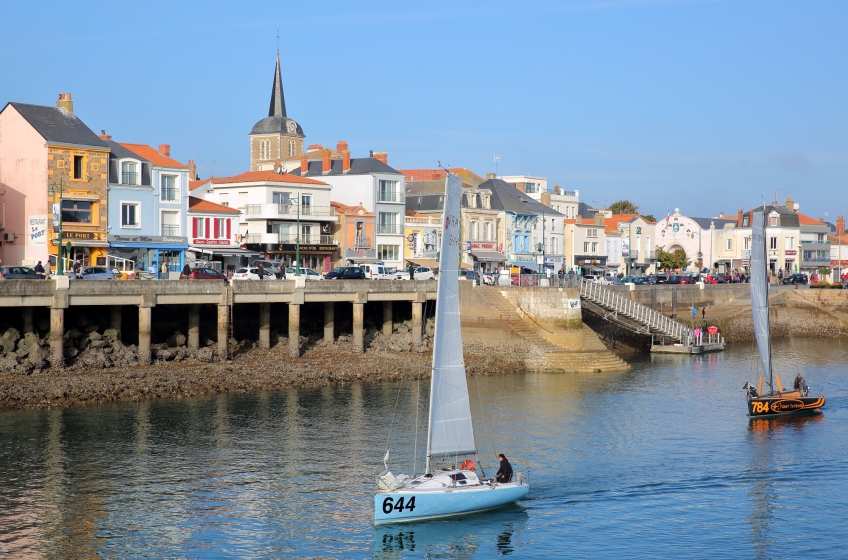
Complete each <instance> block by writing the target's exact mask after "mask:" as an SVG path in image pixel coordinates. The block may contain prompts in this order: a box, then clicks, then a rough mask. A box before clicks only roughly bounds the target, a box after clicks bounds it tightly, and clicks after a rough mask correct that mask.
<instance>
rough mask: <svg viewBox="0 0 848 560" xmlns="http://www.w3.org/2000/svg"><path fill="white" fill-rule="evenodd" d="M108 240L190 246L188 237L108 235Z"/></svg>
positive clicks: (112, 241)
mask: <svg viewBox="0 0 848 560" xmlns="http://www.w3.org/2000/svg"><path fill="white" fill-rule="evenodd" d="M86 239H88V238H86ZM106 240H107V241H109V242H110V243H151V244H153V243H155V244H161V243H172V244H174V245H186V244H188V237H174V236H171V235H107V236H106Z"/></svg>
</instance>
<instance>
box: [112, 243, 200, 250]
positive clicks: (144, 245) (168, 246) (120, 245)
mask: <svg viewBox="0 0 848 560" xmlns="http://www.w3.org/2000/svg"><path fill="white" fill-rule="evenodd" d="M109 245H110V246H111V247H118V248H122V249H164V250H165V251H182V250H184V249H188V245H187V244H186V245H177V244H171V243H114V242H112V243H110V244H109Z"/></svg>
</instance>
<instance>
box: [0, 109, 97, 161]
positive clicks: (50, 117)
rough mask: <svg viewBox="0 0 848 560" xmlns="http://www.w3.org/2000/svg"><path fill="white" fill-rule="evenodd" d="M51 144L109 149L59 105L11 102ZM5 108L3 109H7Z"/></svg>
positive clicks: (76, 117)
mask: <svg viewBox="0 0 848 560" xmlns="http://www.w3.org/2000/svg"><path fill="white" fill-rule="evenodd" d="M9 105H11V106H12V107H14V108H15V110H17V111H18V113H20V114H21V116H22V117H23V118H24V119H26V121H27V122H28V123H29V124H30V125H31V126H32V127H33V128H34V129H35V130H36V131H37V132H38V133H39V134H40V135H41V137H42V138H44V139H45V140H46V141H47V142H48V143H49V144H77V145H79V146H90V147H92V148H102V149H107V148H108V145H107V144H106V142H105V141H103V140H101V139H100V137H99V136H98V135H96V134H95V133H94V132H92V131H91V129H90V128H88V127H87V126H86V125H85V123H84V122H82V120H80V118H79V117H78V116H76V115H75V114H73V113H69V112H68V111H66V110H65V109H60V108H58V107H46V106H44V105H29V104H27V103H17V102H9V103H7V104H6V107H8V106H9ZM6 107H4V108H3V111H5V110H6Z"/></svg>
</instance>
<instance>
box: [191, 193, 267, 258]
mask: <svg viewBox="0 0 848 560" xmlns="http://www.w3.org/2000/svg"><path fill="white" fill-rule="evenodd" d="M240 214H241V213H240V212H239V210H238V209H237V208H230V207H229V206H223V205H221V204H216V203H214V202H209V201H208V200H203V199H201V198H197V197H194V196H190V197H188V227H189V232H188V235H189V237H188V240H189V258H188V259H187V260H188V264H189V265H190V266H195V265H196V264H197V262H198V261H206V262H219V263H221V265H220V268H219V267H218V266H215V267H214V268H219V270H220V271H221V272H224V273H227V272H231V271H232V269H233V268H235V267H237V266H239V265H244V264H247V261H248V259H249V258H250V257H257V256H259V253H257V252H253V251H247V250H245V249H242V248H241V234H239V215H240Z"/></svg>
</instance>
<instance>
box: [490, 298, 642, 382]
mask: <svg viewBox="0 0 848 560" xmlns="http://www.w3.org/2000/svg"><path fill="white" fill-rule="evenodd" d="M476 289H477V290H480V293H481V294H482V296H483V298H484V299H485V300H486V301H487V302H488V303H489V305H491V306H492V307H493V308H494V309H495V311H496V312H497V314H498V315H499V316H500V318H501V320H503V321H504V323H506V324H507V325H508V326H509V328H510V329H511V330H512V332H514V333H515V334H517V335H518V336H520V337H521V338H523V339H524V340H526V341H527V342H529V343H530V344H532V345H533V348H534V352H533V354H532V355H531V356H530V357H529V358H528V360H527V365H528V367H529V368H530V369H539V370H563V371H573V372H581V373H596V372H617V371H629V370H630V365H629V364H628V363H627V362H625V361H624V360H622V359H621V358H619V357H618V356H616V355H615V354H613V353H612V352H610V351H609V350H607V348H606V347H605V346H604V344H603V343H602V342H601V340H600V339H599V338H598V337H597V335H595V333H594V332H592V330H591V329H590V328H588V327H586V326H584V327H583V332H582V342H583V344H582V348H581V349H580V350H568V349H566V348H563V347H561V346H558V345H557V344H554V343H553V342H551V341H550V340H548V339H547V338H546V337H545V332H546V331H547V329H545V328H544V327H542V326H541V325H539V324H537V323H535V322H534V321H533V319H532V318H531V317H529V316H528V315H526V314H525V317H526V318H525V317H522V316H520V315H519V313H518V311H517V310H516V308H515V306H514V305H513V304H512V303H511V302H510V301H509V300H507V299H506V298H505V297H504V296H503V295H502V294H501V292H500V290H499V289H498V288H496V287H489V286H480V287H477V288H476ZM547 332H549V331H547Z"/></svg>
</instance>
